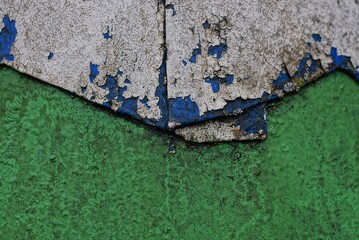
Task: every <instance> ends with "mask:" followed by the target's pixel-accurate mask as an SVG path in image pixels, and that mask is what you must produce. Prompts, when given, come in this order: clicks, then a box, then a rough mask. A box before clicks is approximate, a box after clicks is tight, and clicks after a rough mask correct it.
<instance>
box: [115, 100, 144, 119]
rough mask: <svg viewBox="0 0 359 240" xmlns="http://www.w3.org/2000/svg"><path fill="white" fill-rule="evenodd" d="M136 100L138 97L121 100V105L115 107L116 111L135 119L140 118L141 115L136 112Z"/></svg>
mask: <svg viewBox="0 0 359 240" xmlns="http://www.w3.org/2000/svg"><path fill="white" fill-rule="evenodd" d="M137 100H138V98H137V97H136V98H127V99H126V100H124V101H123V103H122V106H121V107H119V108H118V109H117V112H118V113H124V114H128V115H130V116H132V117H135V118H137V119H141V117H140V116H139V115H138V114H137V109H138V107H137Z"/></svg>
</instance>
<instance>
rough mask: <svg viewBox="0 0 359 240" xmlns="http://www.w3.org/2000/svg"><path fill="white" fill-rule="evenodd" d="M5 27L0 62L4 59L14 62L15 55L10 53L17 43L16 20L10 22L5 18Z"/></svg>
mask: <svg viewBox="0 0 359 240" xmlns="http://www.w3.org/2000/svg"><path fill="white" fill-rule="evenodd" d="M3 23H4V27H3V28H2V29H1V32H0V62H2V61H3V60H4V59H5V60H7V61H13V60H14V55H13V54H11V53H10V51H11V47H12V45H13V44H14V42H15V39H16V35H17V30H16V26H15V23H16V22H15V20H10V18H9V17H8V16H5V17H4V18H3Z"/></svg>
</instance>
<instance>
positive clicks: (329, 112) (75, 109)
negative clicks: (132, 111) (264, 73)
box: [0, 67, 359, 240]
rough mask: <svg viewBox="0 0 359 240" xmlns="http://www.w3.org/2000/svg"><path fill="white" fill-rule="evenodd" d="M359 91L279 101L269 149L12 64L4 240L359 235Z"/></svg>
mask: <svg viewBox="0 0 359 240" xmlns="http://www.w3.org/2000/svg"><path fill="white" fill-rule="evenodd" d="M358 88H359V86H358V84H356V83H355V81H353V80H352V79H350V78H349V77H347V76H345V75H344V74H342V73H335V74H334V75H331V76H329V77H327V78H326V79H323V80H322V81H320V83H318V84H314V85H311V86H310V87H308V88H306V89H303V91H301V92H300V93H298V94H296V95H293V96H290V97H288V98H284V100H283V102H282V103H281V104H276V105H273V106H272V107H273V108H276V109H275V111H274V109H272V110H270V111H269V112H268V114H267V118H268V123H269V129H268V131H269V138H268V139H267V140H266V141H264V142H253V143H223V144H210V145H208V144H206V145H192V144H188V143H185V142H184V141H179V142H178V146H177V153H176V154H175V155H170V154H169V153H168V142H169V140H170V138H171V136H169V135H167V134H163V133H160V134H156V131H155V130H154V129H150V128H146V127H144V126H143V125H139V124H136V123H131V122H130V121H126V120H124V119H122V118H118V117H116V116H114V115H112V114H110V113H109V112H104V111H100V110H99V108H98V107H97V106H93V105H91V104H89V103H88V102H85V101H82V100H81V99H79V98H77V97H71V96H70V94H68V93H67V92H63V91H60V90H58V89H56V88H54V87H51V86H48V85H46V84H43V83H41V82H38V81H36V80H34V79H29V78H27V77H25V76H21V75H19V74H18V73H16V72H15V71H14V70H11V69H8V68H4V67H1V68H0V89H1V91H0V202H1V204H0V236H1V238H3V239H216V240H217V239H253V240H257V239H305V240H307V239H358V238H359V235H358V233H359V229H358V226H359V222H358V219H359V181H358V176H359V161H358V159H359V150H358V146H359V142H358V140H359V128H358V124H357V122H358V118H359V106H358Z"/></svg>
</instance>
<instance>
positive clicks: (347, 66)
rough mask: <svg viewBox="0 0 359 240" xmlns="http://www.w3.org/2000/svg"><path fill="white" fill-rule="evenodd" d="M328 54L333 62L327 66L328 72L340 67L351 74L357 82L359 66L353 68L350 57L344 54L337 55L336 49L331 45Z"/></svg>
mask: <svg viewBox="0 0 359 240" xmlns="http://www.w3.org/2000/svg"><path fill="white" fill-rule="evenodd" d="M330 56H331V57H332V59H333V64H332V66H330V68H329V72H333V71H334V70H336V69H341V70H343V71H344V72H346V73H348V74H349V75H351V76H353V77H354V78H355V80H356V81H358V82H359V68H358V66H356V67H355V68H354V66H353V64H352V63H351V60H350V57H348V56H344V55H338V49H337V48H334V47H332V48H331V50H330Z"/></svg>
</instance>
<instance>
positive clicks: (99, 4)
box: [0, 0, 166, 127]
mask: <svg viewBox="0 0 359 240" xmlns="http://www.w3.org/2000/svg"><path fill="white" fill-rule="evenodd" d="M163 12H164V8H163V5H162V4H160V3H159V2H158V1H157V0H150V1H148V0H146V1H144V0H136V1H117V0H115V1H113V0H111V1H100V0H96V1H76V0H70V1H68V0H59V1H48V0H41V1H31V0H0V17H1V19H2V17H3V16H8V17H9V18H10V19H11V20H15V21H16V29H17V36H16V41H15V43H14V44H13V45H12V49H11V53H12V54H13V55H14V56H15V57H14V59H13V61H4V62H3V63H5V64H7V65H10V66H12V67H14V68H15V69H17V70H19V71H20V72H24V73H27V74H29V75H31V76H34V77H36V78H39V79H41V80H43V81H46V82H49V83H51V84H54V85H56V86H59V87H61V88H64V89H66V90H69V91H71V92H75V93H76V94H78V95H80V96H84V97H85V98H87V99H88V100H91V101H94V102H96V103H99V104H105V105H106V106H108V107H112V108H113V109H114V110H118V111H119V112H121V113H126V114H129V115H132V116H134V117H138V118H143V119H147V120H148V121H152V120H154V121H155V122H159V121H160V119H161V118H162V113H161V109H160V107H159V106H158V105H159V98H160V97H162V96H161V94H162V93H158V92H156V90H157V88H158V87H159V85H160V81H159V76H160V67H161V65H162V61H163V54H164V53H163V47H162V45H163V43H164V36H163ZM0 27H2V26H0ZM49 56H51V57H49ZM141 100H142V101H141ZM148 107H149V108H150V109H149V108H148ZM163 110H166V109H163ZM137 114H138V115H137ZM163 125H164V126H163V127H165V124H163Z"/></svg>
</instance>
